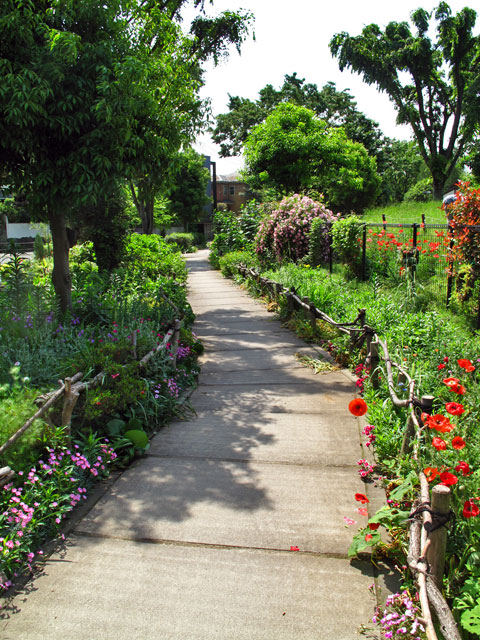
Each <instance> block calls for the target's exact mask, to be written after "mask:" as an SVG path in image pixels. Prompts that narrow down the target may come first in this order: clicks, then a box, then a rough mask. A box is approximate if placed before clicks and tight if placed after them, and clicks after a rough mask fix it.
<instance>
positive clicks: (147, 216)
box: [142, 200, 154, 234]
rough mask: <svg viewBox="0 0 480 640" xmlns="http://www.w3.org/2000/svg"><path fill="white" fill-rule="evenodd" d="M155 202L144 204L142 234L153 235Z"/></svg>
mask: <svg viewBox="0 0 480 640" xmlns="http://www.w3.org/2000/svg"><path fill="white" fill-rule="evenodd" d="M153 202H154V201H153V200H147V201H146V202H144V203H143V216H142V232H143V233H148V234H150V233H153Z"/></svg>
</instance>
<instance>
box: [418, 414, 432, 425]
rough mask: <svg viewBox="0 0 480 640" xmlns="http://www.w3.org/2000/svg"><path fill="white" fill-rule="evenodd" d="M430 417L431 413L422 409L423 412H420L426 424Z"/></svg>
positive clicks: (421, 418)
mask: <svg viewBox="0 0 480 640" xmlns="http://www.w3.org/2000/svg"><path fill="white" fill-rule="evenodd" d="M429 418H430V414H429V413H425V411H422V413H421V414H420V420H421V421H422V422H423V423H424V424H425V422H427V420H428V419H429Z"/></svg>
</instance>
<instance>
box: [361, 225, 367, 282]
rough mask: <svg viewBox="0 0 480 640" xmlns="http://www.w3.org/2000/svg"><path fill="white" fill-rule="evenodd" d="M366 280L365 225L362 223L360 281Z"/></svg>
mask: <svg viewBox="0 0 480 640" xmlns="http://www.w3.org/2000/svg"><path fill="white" fill-rule="evenodd" d="M366 279H367V225H366V224H365V223H364V225H363V232H362V280H366Z"/></svg>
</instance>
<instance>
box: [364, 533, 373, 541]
mask: <svg viewBox="0 0 480 640" xmlns="http://www.w3.org/2000/svg"><path fill="white" fill-rule="evenodd" d="M372 538H373V536H372V534H371V533H367V535H366V536H365V542H369V541H370V540H371V539H372Z"/></svg>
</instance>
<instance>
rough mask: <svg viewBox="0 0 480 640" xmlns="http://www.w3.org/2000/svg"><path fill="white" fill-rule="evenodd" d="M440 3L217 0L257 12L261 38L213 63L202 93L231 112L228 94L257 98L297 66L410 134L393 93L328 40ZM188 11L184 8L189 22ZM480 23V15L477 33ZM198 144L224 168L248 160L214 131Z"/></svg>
mask: <svg viewBox="0 0 480 640" xmlns="http://www.w3.org/2000/svg"><path fill="white" fill-rule="evenodd" d="M447 3H448V4H449V6H450V8H451V9H452V12H453V13H457V12H458V11H459V10H460V9H462V8H463V7H465V6H470V7H472V8H474V9H475V8H476V5H477V2H476V1H475V2H473V0H450V2H448V0H447ZM438 4H439V0H413V1H412V0H403V1H402V2H398V4H397V2H392V0H363V2H362V1H360V0H356V1H355V0H336V1H335V0H333V1H332V0H329V1H328V2H326V1H325V0H214V5H213V8H212V7H208V8H207V13H208V14H211V15H214V14H215V13H219V12H222V11H225V10H238V9H240V8H242V9H246V10H249V11H251V12H252V13H253V14H254V15H255V26H254V30H255V35H256V41H253V40H252V38H249V39H248V40H247V41H246V42H245V43H244V44H243V46H242V53H241V55H240V56H239V55H238V53H237V52H236V50H235V48H232V51H231V54H230V57H229V59H228V60H227V61H226V62H222V63H220V65H219V66H218V67H216V68H214V67H213V65H209V66H208V67H207V71H206V74H205V79H206V84H205V87H203V89H202V92H201V95H202V97H208V98H210V99H211V105H212V112H213V115H214V116H215V115H217V114H219V113H226V112H227V102H228V94H231V95H234V96H236V95H238V96H241V97H244V98H250V99H252V100H255V99H256V98H257V97H258V92H259V90H260V89H262V88H263V87H264V86H265V85H267V84H272V85H273V86H274V87H275V88H277V89H278V88H280V86H281V85H282V83H283V78H284V76H285V74H293V73H294V72H297V76H298V77H300V78H305V81H306V82H310V83H314V84H316V85H317V86H318V87H319V88H321V87H322V86H323V85H324V84H326V83H327V82H329V81H332V82H335V84H336V87H337V90H339V91H342V90H344V89H348V90H349V92H350V94H351V95H352V96H353V98H354V99H355V100H356V102H357V106H358V109H359V110H360V111H363V112H364V113H365V114H366V115H367V116H368V117H370V118H372V119H373V120H375V121H376V122H378V123H379V125H380V127H381V129H382V131H383V133H384V134H385V135H387V136H390V137H392V138H399V139H409V138H410V137H411V134H410V129H409V128H408V127H406V126H403V127H399V126H397V125H396V124H395V118H396V115H395V110H394V109H393V106H392V105H391V103H390V101H389V99H388V98H387V96H386V95H385V94H382V93H379V92H378V91H377V89H376V88H375V87H374V86H368V85H367V84H365V83H364V82H363V81H362V79H361V77H360V76H358V75H355V74H351V73H350V72H349V71H343V72H340V70H339V68H338V62H337V60H336V59H334V58H332V55H331V53H330V49H329V47H328V43H329V42H330V39H331V38H332V37H333V35H334V34H336V33H339V32H341V31H346V32H348V33H349V34H350V35H359V34H360V32H361V30H362V29H363V27H364V26H365V25H367V24H370V23H372V22H375V23H376V24H378V25H379V26H380V27H384V26H385V25H386V24H388V23H389V22H391V21H397V22H401V21H404V20H408V19H409V17H410V13H411V12H412V11H413V10H415V9H417V8H418V7H422V8H424V9H426V10H427V11H430V10H432V9H433V8H434V7H437V6H438ZM479 8H480V7H479ZM479 13H480V12H479ZM188 17H189V13H188V12H187V11H184V18H185V22H186V23H188ZM479 26H480V17H479V18H478V22H477V26H476V32H478V27H479ZM195 148H196V149H197V151H199V152H201V153H204V154H206V155H210V156H211V157H212V160H216V161H217V173H218V174H227V173H230V172H232V171H235V170H236V169H238V168H240V167H241V166H242V164H243V163H242V160H241V159H240V158H231V159H223V158H219V157H218V150H219V148H218V147H217V146H216V145H215V144H214V143H213V142H212V140H211V139H210V138H209V137H208V136H202V137H201V138H199V139H198V140H197V143H196V145H195Z"/></svg>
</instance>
